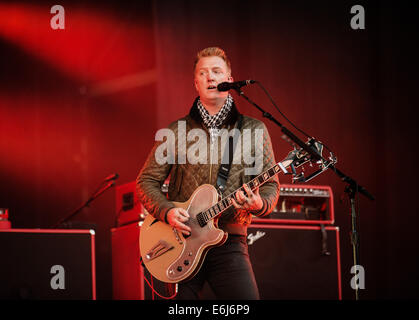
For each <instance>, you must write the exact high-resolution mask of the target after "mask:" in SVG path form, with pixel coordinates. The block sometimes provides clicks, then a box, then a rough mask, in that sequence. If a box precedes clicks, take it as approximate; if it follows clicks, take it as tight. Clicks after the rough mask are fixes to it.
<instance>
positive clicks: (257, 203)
mask: <svg viewBox="0 0 419 320" xmlns="http://www.w3.org/2000/svg"><path fill="white" fill-rule="evenodd" d="M243 189H244V190H245V191H246V193H247V197H246V196H245V195H244V193H243V191H237V192H236V199H237V202H236V201H235V200H234V198H232V202H233V206H234V207H235V208H236V209H242V210H246V211H250V210H251V211H258V210H260V209H262V207H263V201H262V198H261V197H260V194H259V187H257V188H256V189H255V191H254V192H253V191H252V190H251V189H250V188H249V186H248V185H247V184H243Z"/></svg>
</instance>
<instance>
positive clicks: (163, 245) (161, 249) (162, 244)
mask: <svg viewBox="0 0 419 320" xmlns="http://www.w3.org/2000/svg"><path fill="white" fill-rule="evenodd" d="M173 248H174V247H173V246H172V245H170V244H169V243H167V242H166V241H164V240H160V241H159V242H158V243H157V244H156V245H155V246H154V247H153V248H151V249H150V251H148V252H147V254H146V255H145V257H146V259H147V260H148V261H151V260H153V259H155V258H157V257H160V256H161V255H162V254H164V253H165V252H167V251H169V250H171V249H173Z"/></svg>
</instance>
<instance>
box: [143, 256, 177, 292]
mask: <svg viewBox="0 0 419 320" xmlns="http://www.w3.org/2000/svg"><path fill="white" fill-rule="evenodd" d="M140 264H143V258H140ZM143 266H144V264H143ZM143 278H144V280H145V282H146V283H147V284H148V286H149V287H150V289H151V293H152V300H154V294H156V295H158V296H159V297H160V298H162V299H166V300H171V299H173V298H175V297H176V295H177V293H178V284H177V283H176V284H175V293H174V294H173V295H171V296H170V297H165V296H162V295H161V294H160V293H158V292H157V291H156V290H155V289H154V285H153V284H152V283H153V276H152V275H151V274H150V278H151V282H152V283H150V282H149V281H148V280H147V278H146V276H145V274H144V272H143Z"/></svg>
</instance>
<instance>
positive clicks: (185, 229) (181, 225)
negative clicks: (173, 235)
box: [175, 221, 192, 234]
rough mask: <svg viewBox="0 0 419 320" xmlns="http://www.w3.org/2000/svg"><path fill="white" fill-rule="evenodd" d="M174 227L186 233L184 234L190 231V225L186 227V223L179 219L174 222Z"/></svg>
mask: <svg viewBox="0 0 419 320" xmlns="http://www.w3.org/2000/svg"><path fill="white" fill-rule="evenodd" d="M175 228H176V229H179V230H180V231H182V233H186V234H189V233H190V232H191V231H192V229H191V228H190V227H188V226H187V225H186V224H184V223H182V222H180V221H176V222H175Z"/></svg>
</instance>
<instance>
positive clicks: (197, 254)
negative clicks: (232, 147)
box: [140, 145, 323, 283]
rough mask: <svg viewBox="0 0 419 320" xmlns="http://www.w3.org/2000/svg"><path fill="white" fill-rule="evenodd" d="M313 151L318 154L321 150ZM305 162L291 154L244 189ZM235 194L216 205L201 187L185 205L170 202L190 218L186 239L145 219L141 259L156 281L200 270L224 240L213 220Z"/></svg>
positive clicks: (298, 153) (211, 191)
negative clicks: (185, 212) (208, 253)
mask: <svg viewBox="0 0 419 320" xmlns="http://www.w3.org/2000/svg"><path fill="white" fill-rule="evenodd" d="M320 146H321V147H320ZM314 147H315V148H316V149H318V150H317V152H320V154H321V151H322V148H323V146H322V145H315V146H314ZM319 148H320V150H319ZM308 161H311V158H310V156H309V155H308V154H307V152H305V151H303V150H302V149H300V150H293V151H291V152H290V153H289V154H288V156H287V157H286V158H285V159H284V160H283V161H281V162H278V163H277V164H276V165H274V166H273V167H272V168H269V169H268V170H266V171H265V172H263V173H261V174H260V175H258V176H257V177H255V178H254V179H252V180H251V181H250V182H249V183H247V185H248V186H249V188H250V189H251V190H254V189H255V188H257V187H259V186H261V185H262V184H264V183H265V182H267V181H268V180H269V179H270V178H272V177H273V176H275V175H277V174H278V173H280V172H282V173H284V174H288V173H289V172H288V171H287V168H288V167H290V166H291V168H292V171H293V173H294V174H295V168H296V167H299V166H301V165H303V164H304V163H306V162H308ZM239 190H241V191H243V192H244V190H243V187H241V188H239V189H237V190H236V191H234V192H233V193H232V194H230V195H229V196H227V197H225V198H223V199H221V200H220V201H218V193H217V190H216V189H215V187H214V186H212V185H209V184H204V185H201V186H199V187H198V188H197V189H196V190H195V191H194V192H193V194H192V195H191V197H190V198H189V200H188V201H186V202H182V203H181V202H173V203H174V204H175V206H176V207H179V208H183V209H185V210H186V211H187V212H188V213H189V216H190V218H189V220H188V221H187V222H186V223H185V224H187V225H189V227H190V228H191V230H192V231H191V234H190V235H189V236H185V235H183V234H182V232H180V231H179V230H178V229H176V228H174V227H172V226H171V225H169V224H167V223H165V222H162V221H160V220H157V219H156V218H154V217H153V216H152V215H148V216H147V217H146V218H145V220H144V222H143V224H142V227H141V230H140V251H141V257H142V260H143V262H144V264H145V266H146V268H147V270H148V271H149V272H150V273H151V274H152V275H153V276H154V277H155V278H156V279H158V280H160V281H163V282H166V283H177V282H180V281H183V280H187V279H190V278H192V277H193V276H194V275H195V274H196V273H197V272H198V271H199V269H200V268H201V266H202V263H203V261H204V259H205V256H206V254H207V252H208V250H209V249H211V248H212V247H215V246H220V245H222V244H223V243H224V242H225V241H226V240H227V236H228V234H227V233H226V232H224V231H223V230H221V229H218V227H217V220H218V219H217V218H218V217H219V216H220V215H221V213H222V212H223V211H225V210H226V209H227V208H229V207H230V206H232V205H233V204H232V201H231V200H232V199H233V198H234V199H235V200H236V198H235V194H236V192H237V191H239ZM244 193H245V192H244Z"/></svg>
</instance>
